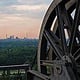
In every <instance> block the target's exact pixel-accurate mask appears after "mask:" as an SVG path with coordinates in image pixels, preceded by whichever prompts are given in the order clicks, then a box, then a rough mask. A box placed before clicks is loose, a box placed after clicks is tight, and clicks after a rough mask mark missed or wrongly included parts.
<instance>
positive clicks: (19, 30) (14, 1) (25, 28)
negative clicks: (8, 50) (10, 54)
mask: <svg viewBox="0 0 80 80" xmlns="http://www.w3.org/2000/svg"><path fill="white" fill-rule="evenodd" d="M51 1H52V0H0V38H6V34H7V36H8V37H9V36H10V35H14V36H18V37H20V38H23V37H26V36H27V37H28V38H38V35H39V31H40V27H41V22H42V19H43V17H44V15H45V12H46V10H47V8H48V6H49V5H50V3H51Z"/></svg>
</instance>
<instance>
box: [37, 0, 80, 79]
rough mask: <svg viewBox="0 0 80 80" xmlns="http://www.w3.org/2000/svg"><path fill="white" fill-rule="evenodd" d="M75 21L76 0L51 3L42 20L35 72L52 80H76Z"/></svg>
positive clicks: (79, 50)
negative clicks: (36, 69) (37, 71)
mask: <svg viewBox="0 0 80 80" xmlns="http://www.w3.org/2000/svg"><path fill="white" fill-rule="evenodd" d="M79 19H80V0H54V1H53V2H52V4H51V6H50V7H49V9H48V11H47V13H46V15H45V17H44V20H43V23H42V27H41V32H40V38H39V47H38V57H37V58H38V70H39V71H40V72H41V73H43V74H46V75H49V76H52V77H53V78H51V79H53V80H72V79H73V80H79V79H80V78H79V75H80V26H79V25H80V20H79ZM57 76H58V77H57Z"/></svg>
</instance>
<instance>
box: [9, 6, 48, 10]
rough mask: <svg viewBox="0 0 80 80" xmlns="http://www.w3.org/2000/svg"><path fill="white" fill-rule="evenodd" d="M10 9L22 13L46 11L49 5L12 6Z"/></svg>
mask: <svg viewBox="0 0 80 80" xmlns="http://www.w3.org/2000/svg"><path fill="white" fill-rule="evenodd" d="M10 8H13V9H15V10H21V11H31V10H45V9H47V5H12V6H11V7H10Z"/></svg>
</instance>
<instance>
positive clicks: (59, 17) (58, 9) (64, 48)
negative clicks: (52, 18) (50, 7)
mask: <svg viewBox="0 0 80 80" xmlns="http://www.w3.org/2000/svg"><path fill="white" fill-rule="evenodd" d="M56 13H57V17H58V24H59V34H60V37H61V43H62V48H63V53H64V55H65V54H67V44H66V39H65V33H64V23H63V19H62V16H61V15H62V14H61V6H58V7H57V9H56Z"/></svg>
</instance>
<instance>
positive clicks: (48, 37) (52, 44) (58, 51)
mask: <svg viewBox="0 0 80 80" xmlns="http://www.w3.org/2000/svg"><path fill="white" fill-rule="evenodd" d="M44 36H45V38H46V39H47V40H48V41H49V43H50V44H51V46H52V48H53V50H54V52H55V55H56V56H57V57H59V58H62V53H61V51H60V50H59V49H58V47H57V46H56V44H55V41H54V39H53V37H52V35H51V34H50V33H49V31H47V30H45V31H44Z"/></svg>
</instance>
